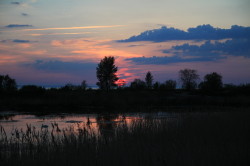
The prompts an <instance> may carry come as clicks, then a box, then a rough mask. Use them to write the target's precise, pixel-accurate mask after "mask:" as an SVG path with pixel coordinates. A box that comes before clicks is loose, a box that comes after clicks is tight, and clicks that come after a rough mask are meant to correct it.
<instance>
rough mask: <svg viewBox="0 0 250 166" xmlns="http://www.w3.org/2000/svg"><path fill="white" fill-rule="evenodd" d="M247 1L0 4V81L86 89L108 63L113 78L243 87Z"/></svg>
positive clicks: (248, 62)
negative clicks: (217, 78) (188, 79)
mask: <svg viewBox="0 0 250 166" xmlns="http://www.w3.org/2000/svg"><path fill="white" fill-rule="evenodd" d="M249 8H250V1H249V0H237V1H236V0H209V1H207V0H189V1H187V0H126V1H124V0H53V1H52V0H20V1H19V0H13V1H12V0H0V75H5V74H8V75H10V77H12V78H14V79H16V82H17V84H18V85H27V84H35V85H40V86H48V87H49V86H63V85H65V84H67V83H72V84H76V85H77V84H80V83H81V82H82V81H83V80H86V81H87V84H88V85H90V86H94V85H95V84H96V82H97V79H96V67H97V64H98V63H99V62H100V60H101V59H102V58H104V57H105V56H114V57H115V59H116V61H115V64H116V65H117V66H118V73H117V75H118V77H119V78H120V79H123V80H125V81H126V82H127V84H128V85H129V84H130V82H131V81H133V80H134V79H136V78H139V79H142V80H144V78H145V75H146V73H147V72H148V71H151V73H152V74H153V76H154V81H159V82H162V83H163V82H165V81H166V80H169V79H173V80H176V81H178V71H179V70H181V69H185V68H189V69H195V70H197V72H198V74H199V75H200V81H202V79H203V77H204V75H206V74H208V73H211V72H217V73H219V74H221V75H222V76H223V82H224V83H233V84H242V83H243V84H244V83H250V20H249V16H250V11H249Z"/></svg>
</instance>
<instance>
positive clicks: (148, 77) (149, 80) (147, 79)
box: [145, 71, 154, 89]
mask: <svg viewBox="0 0 250 166" xmlns="http://www.w3.org/2000/svg"><path fill="white" fill-rule="evenodd" d="M153 80H154V79H153V75H152V74H151V72H150V71H148V72H147V74H146V77H145V82H146V85H147V88H148V89H151V88H152V86H153Z"/></svg>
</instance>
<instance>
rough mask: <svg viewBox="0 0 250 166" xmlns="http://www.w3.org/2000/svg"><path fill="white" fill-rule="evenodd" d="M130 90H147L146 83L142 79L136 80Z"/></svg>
mask: <svg viewBox="0 0 250 166" xmlns="http://www.w3.org/2000/svg"><path fill="white" fill-rule="evenodd" d="M130 88H132V89H145V88H146V83H145V82H144V81H142V80H140V79H135V80H134V81H133V82H131V84H130Z"/></svg>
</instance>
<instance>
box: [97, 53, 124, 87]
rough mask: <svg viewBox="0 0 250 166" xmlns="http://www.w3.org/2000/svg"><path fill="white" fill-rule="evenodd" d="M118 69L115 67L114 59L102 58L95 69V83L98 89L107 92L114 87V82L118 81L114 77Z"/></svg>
mask: <svg viewBox="0 0 250 166" xmlns="http://www.w3.org/2000/svg"><path fill="white" fill-rule="evenodd" d="M117 70H118V67H116V66H115V58H114V57H111V56H110V57H106V56H105V57H104V58H103V59H102V60H101V62H100V63H99V64H98V66H97V68H96V77H97V79H98V82H97V83H96V84H97V85H98V86H99V88H100V89H102V90H106V91H109V90H110V89H111V88H113V87H116V86H117V85H116V84H115V82H116V81H117V80H118V79H119V78H118V77H117V75H116V72H117Z"/></svg>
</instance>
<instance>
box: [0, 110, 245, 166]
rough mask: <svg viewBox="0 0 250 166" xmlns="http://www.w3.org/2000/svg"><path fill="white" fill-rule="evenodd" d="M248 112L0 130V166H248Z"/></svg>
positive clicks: (198, 114) (195, 114) (180, 115)
mask: <svg viewBox="0 0 250 166" xmlns="http://www.w3.org/2000/svg"><path fill="white" fill-rule="evenodd" d="M249 115H250V113H248V112H240V113H232V112H223V113H192V114H188V113H185V114H178V117H177V119H176V120H174V119H166V118H152V117H147V118H144V119H137V120H132V122H131V123H130V124H129V125H128V124H126V123H125V122H123V123H111V124H109V125H107V124H106V127H105V125H104V126H102V127H100V126H99V131H98V132H96V131H94V130H93V129H92V127H91V125H89V124H87V123H86V124H78V127H77V128H72V127H68V128H66V129H60V131H59V130H57V128H59V126H58V125H57V124H53V126H54V127H53V130H52V131H50V132H49V131H48V130H47V129H46V128H41V129H37V128H34V127H32V126H31V125H27V128H26V130H25V131H23V130H17V129H15V130H14V131H12V134H11V136H10V137H7V135H6V132H5V130H4V128H3V127H2V126H1V127H0V149H1V150H0V154H1V157H0V159H1V160H0V164H1V165H25V166H27V165H38V166H39V165H74V164H78V165H90V166H91V165H111V166H112V165H146V166H147V165H170V166H171V165H199V166H208V165H220V166H221V165H227V166H228V165H241V166H245V165H248V164H249V163H248V161H249V160H248V157H249V156H248V154H249V149H250V143H249V140H250V137H249V133H250V125H249V123H250V121H249V120H250V119H249V117H250V116H249Z"/></svg>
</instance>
